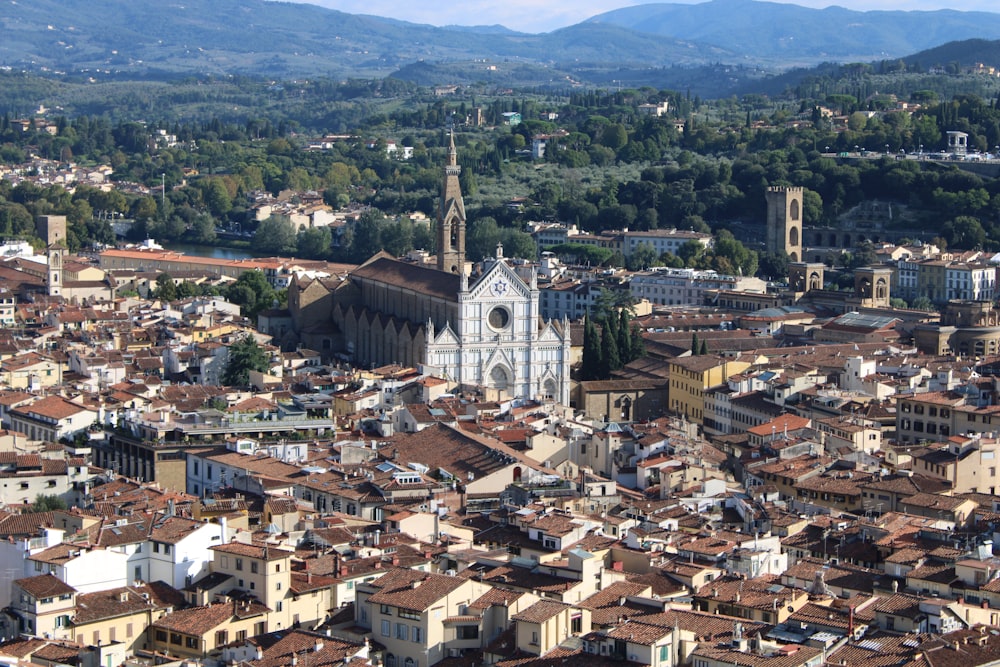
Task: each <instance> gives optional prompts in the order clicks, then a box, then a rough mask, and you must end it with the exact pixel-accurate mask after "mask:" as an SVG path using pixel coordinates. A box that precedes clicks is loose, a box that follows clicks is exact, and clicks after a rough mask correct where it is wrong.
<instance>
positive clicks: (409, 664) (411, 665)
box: [403, 658, 417, 667]
mask: <svg viewBox="0 0 1000 667" xmlns="http://www.w3.org/2000/svg"><path fill="white" fill-rule="evenodd" d="M403 667H417V661H416V660H414V659H413V658H407V659H406V660H404V661H403Z"/></svg>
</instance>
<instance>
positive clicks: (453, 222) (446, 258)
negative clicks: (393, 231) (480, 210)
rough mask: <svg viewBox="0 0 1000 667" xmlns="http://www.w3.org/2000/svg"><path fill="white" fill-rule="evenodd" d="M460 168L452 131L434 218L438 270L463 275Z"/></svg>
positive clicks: (463, 212)
mask: <svg viewBox="0 0 1000 667" xmlns="http://www.w3.org/2000/svg"><path fill="white" fill-rule="evenodd" d="M461 173H462V168H461V167H460V166H459V165H458V154H457V153H456V151H455V131H454V130H452V131H451V138H450V141H449V145H448V163H447V164H446V165H445V166H444V182H443V183H442V185H441V208H440V209H438V216H437V268H438V270H439V271H447V272H448V273H460V274H464V273H465V202H464V201H463V200H462V186H461V184H460V183H459V181H458V176H459V174H461Z"/></svg>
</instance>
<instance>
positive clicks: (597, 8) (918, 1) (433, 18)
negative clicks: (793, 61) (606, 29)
mask: <svg viewBox="0 0 1000 667" xmlns="http://www.w3.org/2000/svg"><path fill="white" fill-rule="evenodd" d="M671 1H678V0H671ZM680 1H683V0H680ZM779 1H780V0H779ZM309 2H310V4H316V5H322V6H324V7H329V8H331V9H338V10H340V11H342V12H348V13H350V14H374V15H376V16H385V17H389V18H395V19H402V20H404V21H412V22H414V23H429V24H431V25H437V26H440V25H448V24H455V25H493V24H500V25H504V26H507V27H508V28H511V29H513V30H520V31H522V32H532V33H537V32H549V31H551V30H555V29H557V28H563V27H566V26H568V25H573V24H574V23H579V22H580V21H582V20H584V19H587V18H590V17H591V16H594V15H595V14H600V13H602V12H606V11H609V10H612V9H618V8H620V7H629V6H632V5H639V4H647V3H642V2H634V1H633V2H630V1H629V0H452V1H451V2H448V1H447V0H445V1H444V2H441V3H440V4H439V3H437V2H413V1H412V0H410V1H405V0H404V1H401V0H309ZM795 4H797V5H802V6H804V7H817V8H821V7H827V6H829V5H834V4H836V5H840V6H841V7H847V8H849V9H856V10H870V9H906V10H929V9H955V10H958V11H987V12H996V11H997V5H996V3H995V2H993V1H992V0H955V1H954V2H947V1H946V0H842V1H839V2H831V1H830V0H826V1H824V0H797V1H796V2H795Z"/></svg>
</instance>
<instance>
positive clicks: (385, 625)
mask: <svg viewBox="0 0 1000 667" xmlns="http://www.w3.org/2000/svg"><path fill="white" fill-rule="evenodd" d="M390 634H392V623H390V622H389V621H382V636H383V637H388V636H389V635H390Z"/></svg>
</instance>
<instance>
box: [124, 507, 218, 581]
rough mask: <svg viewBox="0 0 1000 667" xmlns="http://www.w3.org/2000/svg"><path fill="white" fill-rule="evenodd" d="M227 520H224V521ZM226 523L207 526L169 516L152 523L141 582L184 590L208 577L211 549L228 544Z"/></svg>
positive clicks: (144, 550)
mask: <svg viewBox="0 0 1000 667" xmlns="http://www.w3.org/2000/svg"><path fill="white" fill-rule="evenodd" d="M223 521H224V519H223ZM225 530H226V526H225V523H207V522H203V521H195V520H194V519H186V518H183V517H179V516H168V517H164V518H162V519H160V520H159V521H157V522H156V523H154V524H153V527H152V530H150V533H149V540H148V541H147V542H146V544H144V545H143V549H142V551H143V554H144V555H145V563H144V564H141V565H138V564H137V565H133V567H142V568H143V574H144V575H145V576H144V577H136V579H139V580H141V581H165V582H167V583H168V584H170V585H171V586H173V587H174V588H176V589H181V588H184V587H185V586H187V585H189V584H190V583H191V582H192V581H197V580H198V579H200V578H201V577H203V576H204V575H206V574H208V572H209V568H210V563H211V562H212V560H213V559H214V557H213V554H212V552H211V551H210V550H209V548H210V547H214V546H218V545H220V544H225V543H226V541H225V534H224V533H225Z"/></svg>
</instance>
